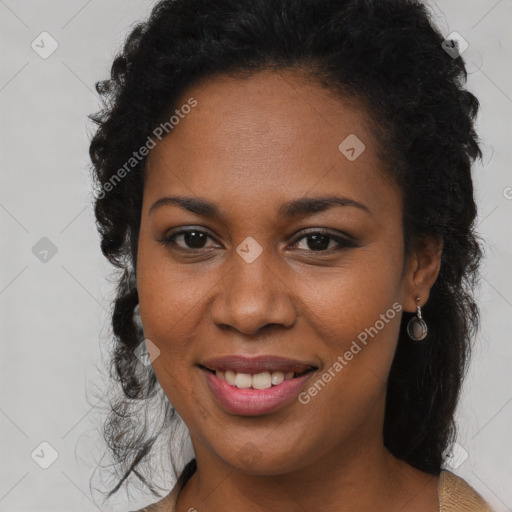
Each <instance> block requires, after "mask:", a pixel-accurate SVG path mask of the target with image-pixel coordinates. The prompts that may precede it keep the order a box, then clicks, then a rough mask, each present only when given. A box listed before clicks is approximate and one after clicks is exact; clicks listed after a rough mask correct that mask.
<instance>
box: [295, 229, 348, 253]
mask: <svg viewBox="0 0 512 512" xmlns="http://www.w3.org/2000/svg"><path fill="white" fill-rule="evenodd" d="M303 239H306V240H307V242H306V244H305V245H306V247H303V248H302V249H301V248H299V249H300V250H306V251H313V252H327V251H328V250H330V249H332V246H331V247H329V244H330V243H331V242H335V244H334V247H336V246H337V248H335V249H334V250H335V251H339V250H341V249H344V248H346V247H357V246H358V245H357V243H356V242H355V241H354V240H351V239H349V238H348V237H341V236H337V235H334V234H333V233H330V232H328V231H318V230H317V231H311V232H309V233H307V234H306V235H304V236H302V237H300V238H298V239H297V240H296V241H295V243H294V245H297V244H298V243H299V242H300V241H301V240H303Z"/></svg>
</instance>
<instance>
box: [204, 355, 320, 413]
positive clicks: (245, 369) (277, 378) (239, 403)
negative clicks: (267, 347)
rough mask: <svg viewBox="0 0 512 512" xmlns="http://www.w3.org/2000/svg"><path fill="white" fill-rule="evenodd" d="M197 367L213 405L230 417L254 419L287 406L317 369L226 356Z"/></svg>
mask: <svg viewBox="0 0 512 512" xmlns="http://www.w3.org/2000/svg"><path fill="white" fill-rule="evenodd" d="M199 367H200V368H201V369H202V370H203V373H204V375H205V377H206V381H207V383H208V386H209V388H210V390H211V391H212V393H213V395H214V397H215V399H216V401H217V403H218V404H219V405H220V406H221V407H222V408H223V409H224V410H225V411H226V412H229V413H231V414H237V415H243V416H257V415H261V414H268V413H271V412H273V411H275V410H277V409H280V408H282V407H283V406H285V405H287V404H288V403H290V402H291V401H293V399H294V398H295V397H296V396H297V395H298V393H299V392H300V389H301V388H302V387H303V386H304V383H305V382H306V381H307V380H309V377H310V376H311V374H312V373H313V372H314V371H315V370H317V367H316V366H314V365H312V364H310V363H307V362H303V361H298V360H294V359H288V358H283V357H277V356H258V357H250V358H248V357H243V356H226V357H219V358H214V359H208V360H206V361H204V362H203V363H202V364H200V365H199Z"/></svg>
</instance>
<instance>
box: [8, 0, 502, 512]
mask: <svg viewBox="0 0 512 512" xmlns="http://www.w3.org/2000/svg"><path fill="white" fill-rule="evenodd" d="M212 1H214V0H212ZM152 4H153V2H150V1H146V0H103V1H100V0H88V1H87V0H67V1H63V0H60V1H58V0H45V1H41V0H37V1H36V0H0V45H1V46H0V48H1V64H0V66H1V67H0V102H1V103H0V105H1V127H0V135H1V137H0V169H1V182H0V237H1V238H0V240H1V251H2V254H1V271H0V321H1V324H0V325H1V341H2V345H1V359H0V385H1V387H0V433H1V445H0V466H1V467H0V510H2V511H3V512H14V511H17V512H28V511H38V512H46V511H52V512H74V511H95V510H119V511H122V510H124V511H126V510H134V509H136V508H138V506H142V505H144V504H147V503H148V502H151V501H153V499H152V498H151V496H149V495H147V494H138V493H137V492H135V494H134V495H133V497H132V499H131V500H130V502H129V504H128V501H127V500H128V499H127V497H126V494H125V493H119V496H117V497H116V498H115V499H113V500H112V501H111V502H110V503H108V504H105V503H103V502H102V496H101V494H100V493H99V492H98V491H96V490H95V485H93V484H91V476H92V475H93V474H96V473H97V472H96V473H95V470H96V465H97V463H98V457H100V456H101V454H102V453H103V452H104V449H105V447H104V445H103V444H102V439H101V436H100V433H99V429H100V421H101V413H100V412H99V411H98V410H97V409H96V408H94V407H93V406H92V405H94V396H93V395H91V391H94V390H96V391H98V390H99V392H100V393H101V391H102V390H104V388H105V382H104V381H103V380H102V378H101V372H99V371H98V368H101V367H102V365H103V360H104V356H105V352H106V350H107V347H108V343H109V340H110V338H109V337H110V330H109V307H110V306H109V305H110V301H111V299H112V296H113V295H112V290H113V287H112V279H110V280H109V276H111V272H112V269H111V267H109V266H108V265H107V263H106V262H105V261H104V258H103V257H102V255H101V253H100V249H99V238H98V235H97V233H96V231H95V225H94V218H93V213H92V207H91V197H92V196H91V183H90V179H89V168H88V165H89V160H88V144H89V139H90V133H91V130H92V125H91V123H90V122H89V121H88V120H87V115H88V114H89V113H91V112H94V111H96V110H97V109H98V105H99V103H98V98H97V95H96V93H95V91H94V83H95V81H97V80H100V79H104V78H107V77H108V72H109V69H110V64H111V62H112V58H113V56H114V55H115V53H116V52H117V50H118V49H119V47H120V45H121V43H122V41H123V40H124V38H125V36H126V34H127V32H128V30H129V29H130V26H132V25H133V24H134V23H135V22H136V21H138V20H141V19H142V18H144V17H145V16H146V15H147V14H148V13H149V11H150V9H151V6H152ZM430 5H431V6H432V9H433V10H434V12H435V13H436V19H437V22H438V24H439V26H440V27H441V30H442V31H443V34H444V35H446V36H447V35H448V34H450V33H451V32H453V31H456V32H458V33H459V34H461V35H462V36H463V37H464V39H466V40H467V42H468V43H469V48H468V49H467V50H466V52H464V55H463V56H464V59H465V61H466V62H467V65H468V70H469V78H468V84H467V87H468V89H470V90H471V91H472V92H474V93H475V94H476V95H477V96H478V98H479V99H480V102H481V111H480V116H479V119H478V124H477V129H478V133H479V135H480V138H481V139H482V148H483V150H484V159H483V163H482V164H480V163H478V164H477V165H476V166H475V168H474V182H475V187H476V195H477V200H478V205H479V225H478V231H479V232H480V233H481V236H482V238H483V239H484V240H485V242H486V244H487V254H486V260H485V262H484V264H483V276H484V279H483V281H482V286H481V288H480V289H479V292H478V301H479V304H480V306H481V310H482V327H481V331H480V333H479V335H478V340H477V346H476V349H475V352H474V358H473V362H472V365H471V369H470V372H469V376H468V378H467V381H466V383H465V386H464V392H463V398H462V401H461V404H460V408H459V412H458V424H459V435H458V441H457V442H458V445H459V446H458V447H457V449H458V451H457V453H456V454H455V456H454V458H453V467H451V468H449V469H451V470H452V471H454V472H455V473H457V474H459V475H461V476H462V477H464V478H465V479H466V480H467V481H468V482H469V483H470V484H471V485H472V486H473V487H475V488H476V489H477V490H478V491H479V492H480V493H481V494H482V495H483V496H484V497H485V498H486V499H487V500H488V501H489V503H491V505H492V506H493V507H494V508H495V510H496V511H498V512H499V511H506V510H512V456H511V455H512V454H511V448H512V440H511V439H512V436H511V430H512V429H511V425H512V385H511V384H512V378H511V375H512V370H511V369H512V344H511V343H510V333H511V332H512V272H511V270H510V268H511V256H512V238H511V235H510V233H511V229H510V226H511V223H512V222H511V221H512V173H511V171H510V163H511V162H512V144H511V142H512V139H511V135H512V133H511V132H512V129H511V126H512V124H511V118H512V115H511V113H512V76H511V67H510V62H511V57H512V37H511V31H510V26H511V21H512V2H511V0H464V1H463V2H462V1H460V0H439V1H438V2H437V3H434V2H431V3H430ZM42 32H46V33H47V34H43V35H41V33H42ZM41 40H43V42H41ZM33 42H34V43H33ZM56 44H58V48H57V49H56V50H55V51H54V52H53V53H52V54H51V55H49V56H48V55H46V54H45V52H47V53H48V52H50V51H51V50H52V49H53V47H54V46H55V45H56ZM52 45H53V46H52ZM43 57H46V58H43ZM91 396H92V398H91ZM91 402H92V404H91ZM41 443H43V444H41ZM45 465H47V466H48V467H47V468H46V469H44V467H43V466H45ZM166 478H167V480H165V479H164V482H165V483H166V485H167V488H168V489H170V488H171V487H172V485H173V484H174V482H173V481H172V479H171V478H169V477H166ZM96 483H97V482H96ZM96 486H97V485H96Z"/></svg>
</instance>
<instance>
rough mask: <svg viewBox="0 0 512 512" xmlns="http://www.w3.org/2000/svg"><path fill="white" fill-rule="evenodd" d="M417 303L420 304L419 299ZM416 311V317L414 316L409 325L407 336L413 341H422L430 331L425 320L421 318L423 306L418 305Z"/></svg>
mask: <svg viewBox="0 0 512 512" xmlns="http://www.w3.org/2000/svg"><path fill="white" fill-rule="evenodd" d="M416 301H417V302H419V301H420V298H419V297H418V298H417V299H416ZM416 309H417V311H416V316H413V317H412V318H411V319H410V320H409V323H408V324H407V334H408V335H409V338H411V340H414V341H421V340H423V339H425V337H426V336H427V332H428V329H427V324H426V323H425V320H423V318H422V316H421V306H420V305H419V304H417V305H416Z"/></svg>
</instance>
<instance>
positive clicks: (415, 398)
mask: <svg viewBox="0 0 512 512" xmlns="http://www.w3.org/2000/svg"><path fill="white" fill-rule="evenodd" d="M443 39H444V38H443V36H442V35H441V33H440V31H439V29H438V28H436V26H435V23H434V22H433V21H432V14H431V12H430V11H429V10H428V9H427V7H426V6H425V5H424V4H423V3H422V2H420V1H419V0H163V1H160V2H158V3H157V4H156V6H155V7H154V9H153V10H152V12H151V15H150V17H149V18H148V19H147V21H145V22H143V23H140V24H137V25H136V26H135V27H134V28H133V30H132V32H131V33H130V35H129V36H128V38H127V40H126V42H125V44H124V47H123V49H122V51H121V52H120V54H119V55H118V56H117V57H116V58H115V60H114V62H113V65H112V70H111V78H110V80H105V81H101V82H98V83H97V84H96V88H97V91H98V92H99V94H100V95H101V97H102V98H103V100H104V103H103V109H102V110H101V111H100V112H98V113H96V114H94V115H91V116H90V117H91V119H92V120H93V121H94V122H95V123H96V125H97V130H96V132H95V134H94V136H93V138H92V141H91V145H90V157H91V160H92V164H93V175H94V179H95V184H96V186H97V187H98V188H97V195H96V201H95V213H96V219H97V226H98V229H99V232H100V234H101V248H102V251H103V253H104V255H105V256H106V257H107V258H108V259H109V260H110V262H111V263H113V264H114V265H115V266H116V267H119V269H120V274H121V277H120V279H119V283H118V288H117V298H116V299H115V305H114V308H113V315H112V325H113V332H114V335H115V344H114V346H113V348H112V351H113V352H112V375H111V376H112V382H113V384H112V385H113V386H118V385H119V384H120V386H121V388H122V393H120V394H119V393H117V394H115V393H114V392H112V393H111V395H112V397H111V403H110V407H111V412H110V414H109V417H108V418H107V420H106V422H105V424H104V436H105V438H106V440H107V444H108V447H109V449H110V451H111V455H112V457H113V460H114V466H115V467H116V468H117V475H118V482H117V485H115V487H114V488H113V489H112V490H111V491H110V492H109V494H108V497H110V496H111V495H112V494H113V493H115V492H117V490H118V489H119V488H120V487H121V485H122V484H123V482H125V480H126V478H127V477H128V476H130V475H131V474H133V475H135V476H136V477H137V478H139V479H140V481H142V482H143V483H144V484H145V485H148V486H149V487H150V489H151V490H152V492H153V493H154V494H156V492H155V490H154V488H153V486H152V485H151V483H150V482H148V480H151V477H149V478H146V477H145V476H144V472H143V471H142V468H143V467H145V466H146V464H147V463H148V462H149V459H150V456H149V455H150V452H151V451H152V449H154V445H155V441H156V440H157V438H159V436H161V435H162V433H163V432H164V431H165V430H166V429H167V428H169V427H172V425H173V424H174V420H176V419H178V416H177V414H176V413H175V411H174V409H173V408H172V405H171V404H169V403H168V401H166V400H165V397H164V396H163V394H162V392H161V388H160V389H159V385H158V382H157V379H156V377H155V374H154V373H153V371H152V368H151V366H148V367H144V366H143V365H141V363H140V362H139V360H138V359H137V357H136V356H135V354H134V350H135V349H136V348H137V347H138V346H139V344H140V343H141V342H142V341H143V339H144V337H143V333H142V330H141V328H140V324H138V322H137V304H138V296H137V289H136V285H135V273H136V269H137V260H136V256H137V243H138V234H139V227H140V217H141V204H142V194H143V187H144V172H145V161H146V159H145V158H141V159H140V161H138V162H137V163H136V165H134V166H133V168H132V169H131V170H130V172H125V173H124V174H123V175H122V179H120V174H119V170H120V169H121V168H123V165H125V164H126V162H127V161H128V160H129V159H130V158H131V157H132V156H133V152H134V151H135V150H137V149H138V148H140V147H142V146H144V144H145V143H146V142H147V140H148V136H150V135H151V134H152V132H153V130H154V129H155V127H157V126H158V125H159V124H160V123H162V122H163V121H165V120H167V119H169V115H170V114H171V113H172V112H173V111H174V110H175V109H176V108H177V107H179V105H178V104H177V102H178V100H179V98H180V97H183V94H184V93H185V92H186V91H187V89H188V88H190V87H191V86H192V85H194V84H197V83H198V82H199V81H200V80H203V79H208V78H210V77H213V76H214V75H218V74H231V75H233V76H237V77H239V78H241V79H242V78H243V77H247V76H251V75H252V74H253V73H256V72H258V71H261V70H267V69H274V70H280V69H282V70H286V69H290V70H296V71H299V72H303V73H306V74H307V76H309V77H310V78H311V79H313V80H316V82H317V83H318V84H320V85H321V86H323V87H326V88H328V89H330V90H333V91H336V92H337V93H339V95H340V97H341V98H351V99H354V100H356V101H358V102H359V104H360V105H361V106H363V107H364V108H365V110H366V112H367V113H368V114H369V115H370V117H371V119H372V121H373V123H374V126H375V132H376V133H377V139H378V141H379V153H380V158H381V160H382V164H383V167H384V169H385V170H386V171H387V172H388V173H389V175H390V176H391V177H392V178H393V179H394V180H395V182H396V184H397V186H398V187H400V189H401V190H402V192H403V198H404V206H403V208H404V211H403V226H404V240H405V246H406V252H407V254H408V251H409V250H410V249H411V248H412V246H413V243H414V242H415V241H417V240H418V239H421V237H424V236H425V235H431V236H434V237H437V238H438V239H440V240H442V241H443V252H442V260H441V268H440V273H439V276H438V279H437V280H436V282H435V284H434V286H433V287H432V290H431V295H430V299H429V301H428V302H427V304H425V306H424V309H423V314H424V317H425V318H426V320H427V322H428V329H429V331H428V337H427V339H426V340H425V341H424V342H420V343H411V341H410V340H409V339H408V337H407V333H406V325H407V321H408V320H409V319H410V318H411V313H405V312H404V313H403V316H402V320H401V322H402V323H401V328H400V334H399V339H398V346H397V350H396V354H395V358H394V361H393V365H392V368H391V371H390V375H389V382H388V389H387V399H386V400H387V402H386V414H385V422H384V443H385V446H386V447H387V448H388V449H389V450H390V451H391V453H393V454H394V455H395V456H396V457H398V458H400V459H403V460H405V461H406V462H408V463H409V464H411V465H412V466H414V467H416V468H419V469H420V470H423V471H425V472H428V473H431V474H434V475H437V474H439V472H440V470H441V466H442V464H443V453H444V452H445V450H446V448H447V446H448V445H449V443H450V442H451V441H452V440H453V439H454V433H455V427H454V411H455V408H456V405H457V402H458V397H459V391H460V388H461V384H462V380H463V378H464V375H465V372H466V370H467V364H468V358H469V353H470V348H471V344H472V339H473V338H474V335H475V333H476V330H477V328H478V323H479V310H478V307H477V304H476V302H475V300H474V298H473V296H474V290H475V286H476V285H477V282H478V268H479V263H480V260H481V257H482V248H481V244H480V241H479V239H478V237H477V235H476V234H475V231H474V229H475V225H474V223H475V217H476V206H475V201H474V196H473V185H472V180H471V165H472V163H473V161H474V160H475V159H476V158H477V157H478V158H481V157H482V153H481V150H480V147H479V143H478V139H477V135H476V133H475V131H474V121H475V118H476V115H477V112H478V108H479V102H478V100H477V98H476V97H475V96H474V95H473V94H471V93H470V92H468V91H467V90H465V89H464V84H465V82H466V79H467V72H466V68H465V65H464V62H463V60H462V58H461V57H460V56H457V55H450V54H448V53H447V51H445V50H444V49H443V47H442V42H443ZM125 169H126V167H125ZM154 400H156V401H157V402H160V403H161V404H162V403H163V412H162V413H161V415H163V421H162V422H161V427H160V428H159V429H156V430H155V429H154V428H152V429H149V428H148V419H147V418H148V416H147V413H148V407H149V404H150V403H151V402H152V401H154ZM141 418H143V420H142V419H141ZM151 425H154V423H151ZM171 433H172V428H171ZM173 466H174V464H173ZM145 469H148V468H145ZM149 474H151V473H149ZM146 475H147V473H146Z"/></svg>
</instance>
